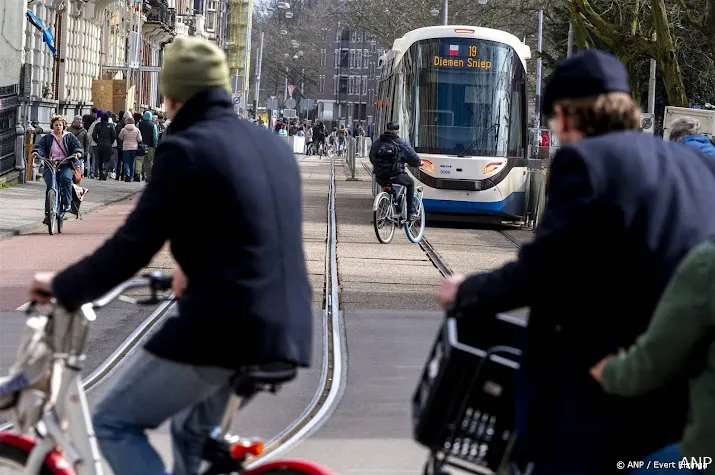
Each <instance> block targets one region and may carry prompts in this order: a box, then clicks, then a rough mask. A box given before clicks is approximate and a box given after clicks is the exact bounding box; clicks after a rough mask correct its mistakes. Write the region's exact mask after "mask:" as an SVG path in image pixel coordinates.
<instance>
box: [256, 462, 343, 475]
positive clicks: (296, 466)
mask: <svg viewBox="0 0 715 475" xmlns="http://www.w3.org/2000/svg"><path fill="white" fill-rule="evenodd" d="M276 469H288V470H295V471H297V472H301V473H304V474H305V475H337V474H336V473H335V472H333V471H332V470H329V469H327V468H325V467H323V466H321V465H318V464H317V463H313V462H308V461H305V460H295V459H292V460H291V459H289V460H276V461H275V462H268V463H266V464H263V465H261V466H260V467H257V468H254V469H253V470H249V471H247V472H243V475H261V474H262V473H265V472H267V471H269V470H276Z"/></svg>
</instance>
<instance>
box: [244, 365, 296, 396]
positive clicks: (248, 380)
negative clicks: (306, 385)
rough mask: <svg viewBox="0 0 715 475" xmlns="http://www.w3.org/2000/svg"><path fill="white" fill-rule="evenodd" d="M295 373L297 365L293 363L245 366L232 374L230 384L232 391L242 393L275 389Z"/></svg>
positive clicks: (292, 377) (293, 376) (290, 378)
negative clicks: (234, 374)
mask: <svg viewBox="0 0 715 475" xmlns="http://www.w3.org/2000/svg"><path fill="white" fill-rule="evenodd" d="M297 375H298V367H297V366H296V365H294V364H293V363H285V362H278V363H267V364H262V365H254V366H246V367H245V368H243V369H242V370H241V371H239V372H238V374H237V375H236V376H234V378H233V380H232V381H231V384H232V386H233V389H234V391H235V392H236V393H237V394H242V395H245V394H246V393H252V392H256V391H261V390H268V391H275V390H276V389H277V388H278V386H280V385H281V384H283V383H287V382H288V381H291V380H293V379H295V377H296V376H297Z"/></svg>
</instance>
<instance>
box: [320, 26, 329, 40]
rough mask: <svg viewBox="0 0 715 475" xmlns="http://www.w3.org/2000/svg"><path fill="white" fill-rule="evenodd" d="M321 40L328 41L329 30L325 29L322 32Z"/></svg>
mask: <svg viewBox="0 0 715 475" xmlns="http://www.w3.org/2000/svg"><path fill="white" fill-rule="evenodd" d="M320 39H321V40H323V41H325V40H327V39H328V29H327V28H323V29H321V30H320Z"/></svg>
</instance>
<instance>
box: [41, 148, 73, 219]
mask: <svg viewBox="0 0 715 475" xmlns="http://www.w3.org/2000/svg"><path fill="white" fill-rule="evenodd" d="M40 158H42V164H43V165H44V166H45V167H47V168H48V169H50V170H52V186H51V187H50V188H51V189H53V190H55V203H54V209H55V213H56V214H57V215H58V216H63V215H64V213H62V212H61V211H62V210H61V209H60V203H62V200H61V199H60V194H61V193H60V184H59V182H58V181H57V172H58V171H59V170H60V167H61V166H62V165H64V164H66V163H67V161H68V160H72V157H67V158H64V159H62V160H60V161H57V162H51V161H50V160H48V159H46V158H45V157H40ZM70 163H72V162H71V161H70ZM45 199H47V196H45ZM50 209H52V208H50Z"/></svg>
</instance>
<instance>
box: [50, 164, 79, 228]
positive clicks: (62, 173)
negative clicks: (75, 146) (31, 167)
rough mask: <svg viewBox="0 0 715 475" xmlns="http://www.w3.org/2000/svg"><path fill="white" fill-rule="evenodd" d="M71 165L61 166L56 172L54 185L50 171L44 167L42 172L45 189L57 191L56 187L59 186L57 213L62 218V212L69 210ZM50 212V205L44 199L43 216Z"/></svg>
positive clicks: (70, 202)
mask: <svg viewBox="0 0 715 475" xmlns="http://www.w3.org/2000/svg"><path fill="white" fill-rule="evenodd" d="M72 170H73V169H72V165H62V166H60V168H59V170H57V176H56V177H55V178H56V181H55V183H53V180H52V169H50V168H49V167H45V170H44V171H43V172H42V178H44V179H45V184H46V185H47V189H48V190H49V189H54V190H55V191H57V185H58V184H59V198H60V199H59V200H57V209H56V210H55V211H56V212H57V215H58V216H63V215H64V212H65V211H67V210H69V208H70V205H71V204H72ZM49 212H50V203H49V202H48V201H47V198H46V197H45V216H47V215H48V214H49Z"/></svg>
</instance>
